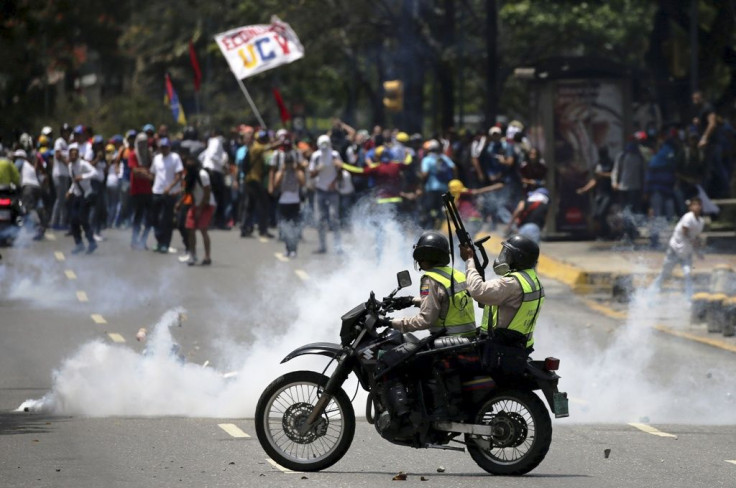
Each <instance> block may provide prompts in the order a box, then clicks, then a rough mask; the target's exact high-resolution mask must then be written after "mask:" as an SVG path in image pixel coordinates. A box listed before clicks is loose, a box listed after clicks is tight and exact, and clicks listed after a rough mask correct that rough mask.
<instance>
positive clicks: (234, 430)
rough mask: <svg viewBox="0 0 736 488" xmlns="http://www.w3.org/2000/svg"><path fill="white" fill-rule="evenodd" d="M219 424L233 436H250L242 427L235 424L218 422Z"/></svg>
mask: <svg viewBox="0 0 736 488" xmlns="http://www.w3.org/2000/svg"><path fill="white" fill-rule="evenodd" d="M217 426H218V427H219V428H221V429H222V430H224V431H225V432H227V433H228V434H230V435H231V436H232V437H236V438H240V439H242V438H247V437H250V436H249V435H248V434H246V433H245V432H243V431H242V430H240V427H238V426H237V425H235V424H217Z"/></svg>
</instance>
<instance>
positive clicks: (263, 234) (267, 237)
mask: <svg viewBox="0 0 736 488" xmlns="http://www.w3.org/2000/svg"><path fill="white" fill-rule="evenodd" d="M259 235H260V236H261V237H265V238H266V239H273V234H271V233H270V232H268V231H266V232H261V233H260V234H259Z"/></svg>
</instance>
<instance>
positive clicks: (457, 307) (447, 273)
mask: <svg viewBox="0 0 736 488" xmlns="http://www.w3.org/2000/svg"><path fill="white" fill-rule="evenodd" d="M424 275H425V276H429V277H430V278H432V279H433V280H435V281H436V282H437V283H439V284H440V285H442V286H444V287H445V289H446V290H447V296H448V297H449V298H450V303H449V306H448V308H447V316H446V317H445V319H444V320H442V318H441V317H437V320H436V321H435V323H434V324H432V326H431V327H430V328H429V330H430V332H439V331H440V330H442V328H445V327H446V328H447V334H448V335H462V336H474V335H475V328H476V327H475V307H474V306H473V299H472V298H471V297H470V294H468V292H467V291H466V289H467V283H466V282H465V273H462V272H460V271H458V270H456V269H453V268H451V267H449V266H443V267H439V268H432V269H430V270H428V271H427V272H426V273H424ZM451 276H452V278H453V281H454V285H453V287H454V290H455V294H454V295H453V294H452V289H451V287H450V284H451V280H450V277H451Z"/></svg>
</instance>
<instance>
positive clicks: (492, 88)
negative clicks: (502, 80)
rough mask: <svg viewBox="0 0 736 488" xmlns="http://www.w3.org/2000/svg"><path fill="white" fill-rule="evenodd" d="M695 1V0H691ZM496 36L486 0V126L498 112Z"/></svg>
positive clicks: (490, 0)
mask: <svg viewBox="0 0 736 488" xmlns="http://www.w3.org/2000/svg"><path fill="white" fill-rule="evenodd" d="M693 1H695V0H693ZM497 37H498V10H497V8H496V0H486V51H487V54H488V62H487V64H486V127H490V126H491V125H493V124H495V123H496V115H497V112H498V90H497V87H498V80H497V78H496V74H497V71H498V70H497V67H498V66H497V65H498V59H497V56H496V39H497Z"/></svg>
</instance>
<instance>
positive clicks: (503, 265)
mask: <svg viewBox="0 0 736 488" xmlns="http://www.w3.org/2000/svg"><path fill="white" fill-rule="evenodd" d="M510 260H511V253H510V252H509V250H508V249H507V248H506V246H504V247H503V248H502V249H501V252H500V253H498V257H497V258H496V259H494V260H493V271H494V272H495V273H496V274H497V275H499V276H503V275H505V274H506V273H508V272H509V271H511V264H510V263H509V261H510Z"/></svg>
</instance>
